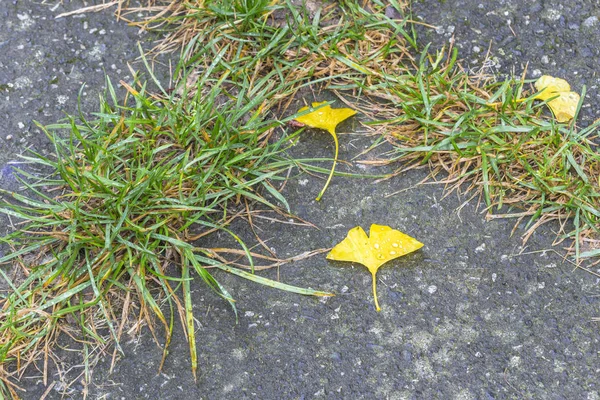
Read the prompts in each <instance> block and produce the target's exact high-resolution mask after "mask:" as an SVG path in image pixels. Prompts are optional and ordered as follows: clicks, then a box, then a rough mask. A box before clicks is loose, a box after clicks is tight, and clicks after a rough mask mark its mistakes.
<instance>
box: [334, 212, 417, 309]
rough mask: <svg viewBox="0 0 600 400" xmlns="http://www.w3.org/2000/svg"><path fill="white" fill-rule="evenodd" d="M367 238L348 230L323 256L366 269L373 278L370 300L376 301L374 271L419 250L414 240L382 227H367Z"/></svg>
mask: <svg viewBox="0 0 600 400" xmlns="http://www.w3.org/2000/svg"><path fill="white" fill-rule="evenodd" d="M370 234H371V237H368V236H367V234H366V233H365V231H364V230H363V228H361V227H360V226H357V227H355V228H352V229H350V231H348V236H346V239H344V240H343V241H341V242H340V243H338V244H337V245H336V246H335V247H334V248H333V249H332V250H331V251H330V252H329V254H327V259H328V260H336V261H350V262H357V263H360V264H362V265H364V266H365V267H367V268H368V269H369V271H370V272H371V276H372V277H373V297H374V298H375V307H376V308H377V311H380V310H381V308H379V302H378V301H377V278H376V274H377V270H378V269H379V267H381V266H382V265H383V264H385V263H386V262H388V261H390V260H393V259H394V258H397V257H401V256H403V255H406V254H408V253H412V252H413V251H415V250H418V249H420V248H421V247H423V243H421V242H419V241H418V240H416V239H414V238H412V237H410V236H408V235H406V234H404V233H402V232H400V231H398V230H395V229H392V228H390V227H389V226H385V225H376V224H373V225H371V232H370Z"/></svg>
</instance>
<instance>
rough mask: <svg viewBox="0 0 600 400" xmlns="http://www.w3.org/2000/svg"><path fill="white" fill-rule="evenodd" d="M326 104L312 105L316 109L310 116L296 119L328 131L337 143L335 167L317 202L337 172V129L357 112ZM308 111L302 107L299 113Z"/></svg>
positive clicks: (336, 145) (334, 159)
mask: <svg viewBox="0 0 600 400" xmlns="http://www.w3.org/2000/svg"><path fill="white" fill-rule="evenodd" d="M324 104H327V102H326V101H324V102H322V103H312V108H314V109H315V110H314V111H311V112H309V113H308V114H305V115H302V116H301V117H298V118H296V121H298V122H300V123H302V124H304V125H307V126H310V127H311V128H317V129H323V130H326V131H327V132H329V133H330V134H331V136H333V141H334V142H335V156H334V158H333V166H332V167H331V172H330V173H329V177H328V178H327V182H325V186H324V187H323V189H322V190H321V193H319V195H318V196H317V200H321V197H322V196H323V193H325V190H326V189H327V186H329V181H331V177H332V176H333V172H334V171H335V164H336V163H337V158H338V149H339V144H338V138H337V135H336V134H335V127H336V126H338V124H339V123H340V122H342V121H344V120H346V119H348V118H350V117H351V116H353V115H354V114H356V111H354V110H352V109H350V108H331V106H329V105H328V104H327V105H324ZM307 110H308V107H302V108H301V109H300V110H298V112H299V113H301V112H303V111H307Z"/></svg>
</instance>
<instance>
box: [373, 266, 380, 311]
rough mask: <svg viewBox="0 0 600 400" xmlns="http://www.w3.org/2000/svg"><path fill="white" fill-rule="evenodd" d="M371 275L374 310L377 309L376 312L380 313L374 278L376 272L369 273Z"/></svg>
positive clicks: (375, 279)
mask: <svg viewBox="0 0 600 400" xmlns="http://www.w3.org/2000/svg"><path fill="white" fill-rule="evenodd" d="M371 275H372V276H373V298H374V299H375V308H376V309H377V312H380V311H381V307H379V301H377V276H376V272H371Z"/></svg>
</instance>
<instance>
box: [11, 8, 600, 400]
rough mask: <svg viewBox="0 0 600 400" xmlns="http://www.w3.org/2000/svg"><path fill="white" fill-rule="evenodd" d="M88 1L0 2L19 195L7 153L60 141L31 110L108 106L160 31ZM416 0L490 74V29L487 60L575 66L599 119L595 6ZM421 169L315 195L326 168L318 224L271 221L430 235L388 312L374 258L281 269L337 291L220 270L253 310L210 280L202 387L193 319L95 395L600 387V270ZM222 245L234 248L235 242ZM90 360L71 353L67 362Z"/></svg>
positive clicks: (546, 231) (128, 347)
mask: <svg viewBox="0 0 600 400" xmlns="http://www.w3.org/2000/svg"><path fill="white" fill-rule="evenodd" d="M84 5H86V4H84V3H82V2H79V1H71V2H66V1H65V2H64V3H53V4H44V3H42V4H40V3H38V2H31V1H7V0H2V1H0V16H1V17H2V19H3V20H4V23H3V24H0V50H1V53H0V118H2V121H4V122H3V124H2V125H0V186H1V187H3V188H7V189H11V190H14V189H17V183H16V181H15V179H14V176H13V175H12V172H11V171H12V170H11V164H10V163H11V162H15V161H18V158H17V154H21V153H22V152H23V151H25V149H27V148H29V147H32V148H34V149H37V150H38V151H41V152H48V151H49V149H48V146H47V143H48V142H47V140H46V138H45V136H44V135H43V133H42V132H41V131H40V130H39V129H38V128H37V127H36V126H35V124H34V123H33V121H34V120H36V121H39V122H40V123H42V124H47V123H53V122H56V121H57V120H59V119H60V118H63V117H64V116H65V113H70V114H74V113H76V112H77V100H78V96H79V93H80V89H81V86H82V84H83V83H85V84H86V86H85V87H84V88H83V89H82V90H81V96H80V107H81V110H82V112H83V113H84V114H86V113H91V112H94V111H96V109H97V99H98V94H99V93H102V92H103V90H104V81H105V72H106V74H108V76H109V77H110V78H111V79H112V80H113V81H114V82H118V81H119V80H121V79H123V80H125V81H127V80H128V79H131V76H130V73H129V70H128V68H127V63H128V62H132V61H133V60H134V59H135V58H136V57H137V56H138V55H139V52H138V50H137V41H140V40H141V41H142V42H143V43H145V45H148V41H149V40H150V39H151V38H150V37H149V36H146V35H142V34H140V33H139V32H138V30H137V29H135V28H132V27H128V26H127V25H126V24H124V23H122V22H118V21H116V20H115V18H114V16H113V15H112V13H111V12H110V11H104V12H99V13H88V14H82V15H78V16H72V17H66V18H61V19H55V18H54V17H55V16H56V15H57V14H60V13H62V12H66V11H69V10H75V9H78V8H81V7H82V6H84ZM87 5H89V4H87ZM412 12H413V18H423V20H424V21H426V22H428V23H430V24H433V25H436V26H438V29H436V30H430V31H422V32H421V36H420V41H421V42H422V43H427V42H429V41H432V42H433V43H434V46H441V45H443V44H446V43H449V41H450V40H454V46H457V47H459V49H460V54H459V56H460V57H461V58H463V59H464V61H463V63H462V64H463V66H464V67H465V68H469V69H478V68H481V66H482V63H483V61H484V59H485V53H486V52H487V50H488V47H490V43H491V52H490V55H491V61H490V62H489V63H488V67H490V68H494V69H495V70H496V72H498V73H500V74H507V73H511V72H513V71H514V73H516V74H517V75H520V74H521V73H522V71H523V69H524V67H525V65H526V64H528V77H532V78H533V77H537V76H539V75H542V74H551V75H555V76H559V77H562V78H565V79H567V80H568V81H569V82H570V83H571V84H572V86H573V88H574V90H576V91H580V90H581V87H582V86H583V85H586V86H587V88H588V97H587V98H586V101H585V102H584V108H583V110H584V111H583V113H584V115H583V119H582V121H583V122H584V123H585V122H586V121H588V122H589V121H591V120H593V119H596V118H598V117H600V107H598V106H597V104H598V96H599V95H600V92H599V91H598V84H599V80H600V77H599V76H597V75H598V74H597V73H596V71H597V70H598V65H599V61H600V33H599V32H600V21H599V17H600V8H598V5H597V4H596V2H595V1H592V0H590V1H584V0H574V1H569V2H562V1H553V0H545V1H543V0H535V1H528V2H521V1H511V0H504V1H497V2H483V1H481V2H480V1H470V0H468V1H467V0H457V1H445V2H437V1H431V0H428V1H417V2H415V3H414V4H413V6H412ZM134 68H137V69H140V68H141V65H139V64H137V66H136V65H135V64H134ZM341 130H342V131H345V132H348V133H347V134H341V135H340V144H341V148H340V158H344V159H346V160H350V159H351V158H352V156H353V155H355V154H357V151H359V150H361V146H364V145H366V144H368V141H366V139H365V138H364V137H363V136H362V135H361V134H360V125H358V124H356V123H352V122H349V123H347V124H345V125H343V126H342V129H341ZM350 132H352V133H350ZM331 146H332V144H331V143H330V140H329V138H328V136H327V135H319V134H310V133H309V134H306V135H304V136H303V137H302V139H301V140H300V142H299V144H298V145H297V146H296V148H295V149H294V152H296V154H297V155H299V156H307V157H308V156H310V157H319V156H323V157H330V154H331V150H332V147H331ZM353 168H354V169H355V170H356V169H357V170H361V171H363V172H367V173H375V172H377V170H376V169H371V168H366V169H365V168H364V167H363V169H360V168H361V167H359V166H358V165H356V164H355V165H353ZM424 174H425V172H424V171H413V172H410V173H406V174H404V175H402V176H399V177H397V178H395V179H392V180H389V181H385V182H382V183H379V184H373V183H372V182H371V181H366V180H358V179H355V180H353V179H347V178H341V177H335V178H334V180H333V182H332V184H331V186H330V188H329V189H328V191H327V192H326V195H325V196H324V198H323V200H322V201H320V202H316V201H314V197H315V196H316V194H317V193H318V192H319V191H320V189H321V185H322V183H323V182H322V181H321V180H320V179H316V178H315V177H312V176H308V175H302V176H300V177H298V178H295V179H293V180H291V181H290V182H289V183H288V184H287V186H286V190H285V192H284V195H285V196H286V198H287V199H288V202H289V204H290V206H291V209H292V211H293V212H294V213H296V214H297V215H298V216H299V217H301V218H303V219H305V220H308V221H311V222H313V223H315V224H316V225H317V226H318V228H319V229H313V228H307V227H298V226H294V225H285V224H278V223H271V222H268V221H263V222H259V223H258V224H259V225H258V228H260V229H261V230H262V234H263V239H268V243H269V246H270V247H272V248H273V249H274V250H275V251H276V252H277V255H279V256H280V257H287V256H292V255H296V254H299V253H302V252H304V251H308V250H312V249H315V248H322V247H330V246H333V245H335V244H336V243H337V242H339V241H340V240H342V239H343V238H344V237H345V235H346V232H347V231H348V229H350V228H352V227H354V226H356V225H361V226H363V228H365V229H368V227H369V226H370V225H371V224H372V223H377V224H384V225H390V226H392V227H394V228H397V229H400V230H402V231H403V232H406V233H408V234H409V235H411V236H414V237H416V238H417V239H419V240H420V241H421V242H423V243H425V246H424V248H423V249H422V250H420V251H419V252H416V253H413V254H411V255H409V256H406V257H403V258H401V259H397V260H396V261H393V262H390V263H389V264H387V265H386V266H385V267H383V268H382V269H380V271H379V273H378V279H379V286H378V289H379V290H378V291H379V301H380V304H381V306H382V311H381V313H376V312H375V311H374V307H373V302H372V295H371V281H370V279H371V277H370V275H369V273H368V272H367V270H366V269H364V268H362V267H352V266H349V264H342V263H335V262H330V261H327V260H325V257H324V255H322V256H316V257H313V258H310V259H307V260H303V261H301V262H296V263H294V264H292V265H286V266H283V267H281V268H279V270H270V271H266V272H265V275H266V276H268V277H271V278H277V277H279V279H280V280H281V281H283V282H286V283H289V284H295V285H299V286H310V287H313V288H319V289H323V290H329V291H334V292H335V293H336V294H337V295H336V296H335V297H333V298H328V299H320V300H319V299H316V298H310V297H302V296H298V295H294V294H290V293H285V292H281V291H277V290H274V289H269V288H266V287H262V286H258V285H256V284H253V283H251V282H247V281H245V280H240V279H239V278H236V277H234V276H230V275H226V274H219V273H215V276H216V278H217V279H218V280H219V281H220V282H221V283H222V284H223V285H224V286H226V287H227V288H228V289H229V291H230V293H232V294H233V296H234V297H235V298H236V300H237V307H238V312H239V321H238V323H237V324H236V320H235V316H234V314H233V312H231V309H230V308H229V306H228V305H227V304H226V302H224V301H223V300H222V299H220V298H218V297H217V296H216V295H214V294H213V293H212V292H210V291H209V290H207V289H206V287H205V286H204V285H203V284H201V283H200V282H198V283H197V285H196V286H195V288H194V290H193V300H194V304H195V310H196V317H197V319H198V332H197V342H198V353H199V373H198V379H197V381H194V379H193V377H192V374H191V372H190V369H189V350H188V347H187V343H186V341H185V338H184V336H183V333H182V331H181V329H178V330H177V331H176V334H175V337H174V338H173V342H172V344H171V347H170V351H169V356H168V358H167V360H166V364H165V366H164V369H163V373H161V374H158V375H157V374H156V371H157V368H158V365H159V363H160V359H161V355H162V352H161V349H160V348H159V347H158V346H157V345H156V343H154V341H153V340H152V337H151V335H149V334H144V335H142V337H141V338H135V337H131V338H130V337H126V338H125V340H124V342H123V347H124V350H125V357H124V358H122V359H121V360H120V361H119V362H118V363H117V364H116V366H115V369H114V371H113V372H112V374H109V368H110V358H107V359H106V360H104V361H102V362H101V363H100V364H99V365H98V367H97V368H96V369H95V370H94V378H93V385H92V386H91V387H90V388H89V391H90V392H89V398H106V399H113V398H118V399H188V398H189V399H192V398H193V399H245V398H257V399H342V398H345V399H461V400H467V399H486V400H488V399H514V398H523V399H542V398H543V399H589V400H595V399H600V382H599V381H598V374H599V372H600V362H599V358H600V357H599V356H600V354H599V352H600V334H599V329H598V328H599V325H598V324H599V323H598V322H594V321H592V319H593V318H594V317H599V316H600V307H599V306H600V284H599V280H598V279H597V278H596V277H594V276H592V275H590V274H588V273H585V272H583V271H580V270H573V267H572V265H571V264H569V263H565V262H563V260H562V259H561V258H560V257H559V256H557V255H556V254H555V253H554V252H553V251H551V250H548V249H550V248H551V244H552V241H553V239H554V233H553V232H554V231H555V230H556V228H557V227H556V226H552V225H548V226H545V227H544V228H542V229H540V230H539V231H538V232H537V233H535V234H534V235H533V236H532V238H531V239H530V241H529V242H528V243H527V247H526V248H523V247H522V243H521V239H520V237H519V231H517V233H516V234H515V235H513V236H512V237H511V235H510V233H511V230H512V228H513V222H512V221H505V220H495V221H491V222H486V221H484V218H483V214H482V213H481V209H480V208H478V207H477V204H476V201H475V200H472V201H470V202H467V203H466V204H465V201H466V198H458V197H457V196H456V195H450V196H448V197H446V198H443V195H444V192H443V188H442V187H440V186H435V185H425V186H417V187H413V186H414V185H416V183H418V182H419V181H420V180H421V179H422V178H423V177H424ZM405 188H406V189H407V190H406V191H404V192H402V193H401V194H397V195H392V196H390V195H391V194H393V193H395V192H397V191H398V190H401V189H405ZM442 198H443V199H442ZM461 206H462V208H461V211H460V212H458V211H457V209H458V208H459V207H461ZM0 222H1V225H0V226H2V227H4V229H3V231H4V232H6V231H7V230H8V229H10V226H9V225H8V222H7V221H6V220H5V219H2V220H1V221H0ZM242 230H243V229H242ZM520 232H522V231H520ZM211 240H212V241H214V243H225V244H227V239H226V238H225V237H222V238H221V237H218V236H215V237H213V238H212V239H211ZM79 362H80V360H79V359H78V358H77V357H74V356H71V357H70V358H69V357H67V358H66V365H65V367H67V368H69V367H72V366H75V365H76V364H77V363H79ZM69 363H71V364H69ZM73 371H77V367H76V366H75V367H74V369H73ZM77 373H78V372H77ZM52 379H53V380H55V381H57V382H58V383H57V384H55V386H54V389H52V390H51V391H50V392H49V393H48V396H47V398H49V399H54V398H56V399H58V398H61V395H62V394H63V393H62V391H61V390H62V388H64V385H63V384H60V382H59V381H60V377H59V376H57V375H56V376H52ZM20 384H21V386H23V387H24V388H26V389H27V392H25V393H23V398H24V399H37V398H39V397H40V396H41V395H42V394H43V393H44V392H45V390H46V388H45V387H44V386H43V384H42V383H41V377H40V374H39V373H38V372H37V371H31V374H28V375H27V376H25V377H24V378H23V380H22V381H21V382H20ZM83 389H84V388H83V386H82V385H81V384H80V383H75V384H74V385H72V386H71V388H70V389H68V390H67V392H66V395H65V397H66V398H74V399H79V398H82V396H83V393H82V390H83Z"/></svg>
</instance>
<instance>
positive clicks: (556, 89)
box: [535, 75, 580, 122]
mask: <svg viewBox="0 0 600 400" xmlns="http://www.w3.org/2000/svg"><path fill="white" fill-rule="evenodd" d="M535 88H536V89H537V90H538V91H539V92H540V93H538V94H537V95H536V96H535V98H536V99H539V100H544V101H546V100H548V99H551V98H553V97H556V96H558V97H556V98H555V99H553V100H550V101H548V102H547V103H546V104H548V107H550V109H551V110H552V113H553V114H554V117H555V118H556V120H557V121H558V122H568V121H570V120H571V119H573V117H575V112H576V111H577V105H578V104H579V99H580V97H579V95H578V94H577V93H575V92H571V86H570V85H569V83H568V82H567V81H565V80H564V79H560V78H554V77H552V76H549V75H544V76H542V77H541V78H540V79H538V80H537V81H536V82H535Z"/></svg>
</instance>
